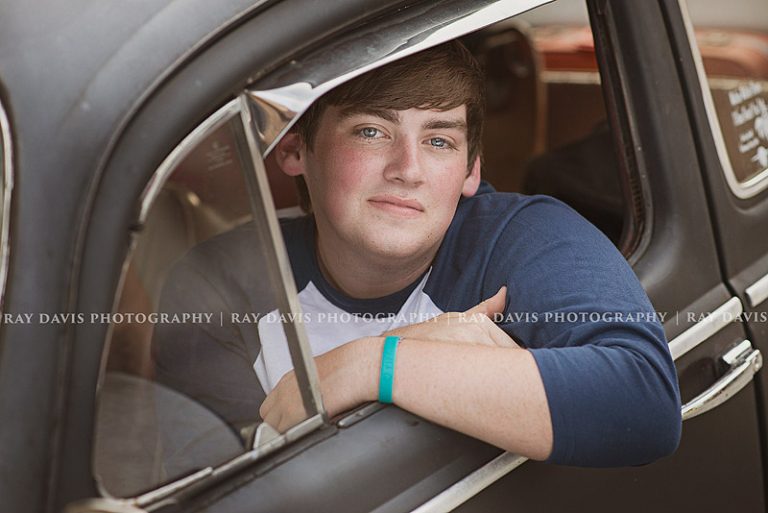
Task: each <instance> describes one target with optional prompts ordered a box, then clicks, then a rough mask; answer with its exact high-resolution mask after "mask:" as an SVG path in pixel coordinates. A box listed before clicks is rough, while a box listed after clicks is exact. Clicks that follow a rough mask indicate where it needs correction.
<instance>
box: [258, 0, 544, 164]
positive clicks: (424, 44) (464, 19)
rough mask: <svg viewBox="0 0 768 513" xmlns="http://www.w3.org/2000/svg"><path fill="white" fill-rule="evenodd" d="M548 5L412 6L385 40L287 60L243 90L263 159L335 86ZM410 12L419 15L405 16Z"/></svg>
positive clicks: (375, 35)
mask: <svg viewBox="0 0 768 513" xmlns="http://www.w3.org/2000/svg"><path fill="white" fill-rule="evenodd" d="M551 1H552V0H496V1H492V0H473V1H456V2H449V3H448V4H447V5H441V6H438V7H434V6H433V7H429V6H427V7H421V6H416V7H414V8H413V9H418V10H414V11H412V10H408V9H405V10H403V11H402V16H403V19H402V20H400V21H401V23H397V21H398V20H394V19H391V20H389V21H388V25H387V37H386V38H383V37H382V36H381V30H374V29H375V28H374V29H372V28H368V29H367V30H365V31H364V32H363V33H362V34H355V35H354V36H351V37H349V38H345V39H342V40H340V41H339V42H338V43H337V44H334V45H332V46H331V47H325V48H323V49H322V51H318V52H316V53H313V54H310V55H308V56H307V57H306V58H305V59H304V60H303V61H301V62H296V61H292V62H291V63H290V64H288V65H286V66H285V67H284V68H282V69H280V70H277V71H275V72H272V73H270V75H269V76H268V77H267V79H266V80H267V81H268V82H266V83H264V82H262V84H263V86H262V87H264V89H259V90H253V89H251V90H249V91H248V92H247V95H248V96H249V97H250V98H251V100H252V101H253V102H254V103H255V104H256V110H257V113H256V114H255V116H254V117H255V119H256V124H257V125H256V126H257V128H256V132H257V133H258V134H259V142H260V144H261V147H262V148H263V150H264V153H263V155H267V154H268V153H269V152H270V151H271V150H272V148H273V146H274V144H275V143H276V142H277V141H278V140H279V138H280V137H281V136H282V135H283V134H284V133H285V132H286V131H287V130H288V129H289V128H290V127H291V125H292V124H293V123H294V122H295V121H296V119H297V118H298V117H299V116H300V115H301V114H303V113H304V111H305V110H307V108H308V107H309V106H310V105H311V104H312V102H314V101H315V100H316V99H317V98H319V97H320V96H322V95H323V94H325V93H326V92H328V91H329V90H331V89H333V88H334V87H336V86H338V85H339V84H342V83H344V82H347V81H349V80H351V79H353V78H355V77H357V76H359V75H362V74H363V73H365V72H366V71H369V70H371V69H374V68H377V67H380V66H382V65H384V64H387V63H389V62H392V61H395V60H397V59H401V58H403V57H405V56H408V55H411V54H414V53H416V52H419V51H421V50H425V49H427V48H430V47H432V46H435V45H438V44H440V43H444V42H446V41H448V40H450V39H455V38H457V37H459V36H463V35H465V34H468V33H469V32H473V31H475V30H479V29H481V28H484V27H486V26H488V25H491V24H493V23H496V22H498V21H501V20H504V19H507V18H510V17H512V16H514V15H516V14H520V13H521V12H524V11H528V10H530V9H533V8H534V7H538V6H540V5H544V4H547V3H549V2H551ZM483 3H485V4H486V5H484V6H483V5H482V4H483ZM424 9H427V12H426V13H425V12H424ZM413 13H416V14H419V15H420V16H418V17H411V18H408V16H409V15H411V16H413ZM271 77H274V78H271ZM270 81H271V82H270Z"/></svg>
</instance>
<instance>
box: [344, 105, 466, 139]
mask: <svg viewBox="0 0 768 513" xmlns="http://www.w3.org/2000/svg"><path fill="white" fill-rule="evenodd" d="M358 114H363V115H370V116H376V117H378V118H381V119H383V120H385V121H389V122H390V123H400V115H399V114H398V113H397V111H396V110H388V109H366V108H356V107H349V108H346V109H343V110H342V111H341V112H340V113H339V116H340V118H341V119H342V120H344V119H347V118H351V117H352V116H356V115H358ZM422 128H423V129H425V130H450V129H458V130H461V131H462V132H464V133H466V132H467V122H466V121H465V120H463V119H430V120H428V121H426V122H425V123H424V124H423V125H422Z"/></svg>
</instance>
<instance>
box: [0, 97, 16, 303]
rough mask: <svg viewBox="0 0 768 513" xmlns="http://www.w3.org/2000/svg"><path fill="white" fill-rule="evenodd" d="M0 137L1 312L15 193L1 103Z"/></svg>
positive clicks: (8, 126)
mask: <svg viewBox="0 0 768 513" xmlns="http://www.w3.org/2000/svg"><path fill="white" fill-rule="evenodd" d="M0 138H2V140H3V164H2V165H3V169H2V172H3V174H2V183H0V187H2V189H0V190H2V193H3V196H2V205H0V208H2V218H1V219H2V222H0V312H2V311H3V305H4V304H5V282H6V280H7V279H8V265H9V256H10V252H11V245H10V240H9V239H10V237H9V236H10V226H11V220H10V216H11V198H12V197H13V196H12V193H13V185H14V184H13V144H11V123H10V121H9V120H8V115H7V114H6V112H5V108H4V107H3V104H2V103H0Z"/></svg>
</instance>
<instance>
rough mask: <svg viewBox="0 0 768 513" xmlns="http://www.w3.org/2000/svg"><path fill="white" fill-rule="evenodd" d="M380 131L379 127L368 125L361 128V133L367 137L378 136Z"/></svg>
mask: <svg viewBox="0 0 768 513" xmlns="http://www.w3.org/2000/svg"><path fill="white" fill-rule="evenodd" d="M378 133H379V130H378V129H377V128H373V127H372V126H367V127H365V128H363V129H362V130H360V134H361V135H362V136H363V137H367V138H373V137H376V135H377V134H378Z"/></svg>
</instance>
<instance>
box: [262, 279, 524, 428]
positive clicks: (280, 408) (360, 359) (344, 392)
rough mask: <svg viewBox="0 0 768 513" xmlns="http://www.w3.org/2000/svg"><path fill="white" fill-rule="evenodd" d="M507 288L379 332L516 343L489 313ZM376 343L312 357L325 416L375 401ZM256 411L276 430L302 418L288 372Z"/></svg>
mask: <svg viewBox="0 0 768 513" xmlns="http://www.w3.org/2000/svg"><path fill="white" fill-rule="evenodd" d="M506 293H507V289H506V287H502V288H501V289H500V290H499V291H498V292H497V293H496V294H495V295H493V296H492V297H490V298H488V299H486V300H485V301H483V302H481V303H479V304H477V305H475V306H473V307H472V308H470V309H469V310H467V311H465V312H448V313H444V314H442V315H439V316H437V317H435V318H434V319H430V320H429V321H425V322H422V323H419V324H412V325H410V326H405V327H403V328H398V329H395V330H392V331H389V332H386V333H384V334H383V336H387V335H397V336H400V337H403V338H410V339H419V340H430V341H438V342H452V343H458V344H462V345H481V346H492V347H506V348H519V346H518V345H517V344H516V343H515V341H514V340H512V338H511V337H510V336H509V335H507V334H506V333H505V332H504V331H503V330H502V329H501V328H499V327H498V326H496V325H495V324H494V323H493V321H492V320H491V319H490V317H491V316H493V315H494V314H500V313H503V312H504V302H505V299H506ZM381 347H382V342H381V338H379V337H373V338H364V339H358V340H354V341H352V342H349V343H347V344H344V345H342V346H339V347H337V348H336V349H333V350H331V351H328V352H327V353H325V354H323V355H321V356H318V357H317V358H315V364H316V365H317V373H318V377H319V380H320V388H321V392H322V396H323V402H324V405H325V408H326V411H327V412H328V415H329V416H331V417H333V416H335V415H337V414H339V413H341V412H344V411H347V410H349V409H352V408H354V407H355V406H357V405H358V404H361V403H363V402H365V401H374V400H376V396H377V391H378V376H379V365H380V363H381ZM259 413H260V415H261V418H262V419H263V420H264V422H266V423H268V424H269V425H270V426H272V427H273V428H275V429H276V430H277V431H279V432H281V433H282V432H285V431H286V430H287V429H288V428H290V427H293V426H295V425H296V424H298V423H299V422H300V421H302V420H304V419H305V418H306V417H307V414H306V412H305V411H304V404H303V403H302V400H301V394H300V393H299V387H298V383H297V381H296V375H295V374H294V372H293V371H290V372H288V373H287V374H286V375H285V376H283V377H282V379H280V381H279V382H278V384H277V386H276V387H275V388H274V389H273V390H272V392H270V394H269V395H268V396H267V398H266V399H265V400H264V402H263V403H262V405H261V408H260V409H259Z"/></svg>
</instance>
